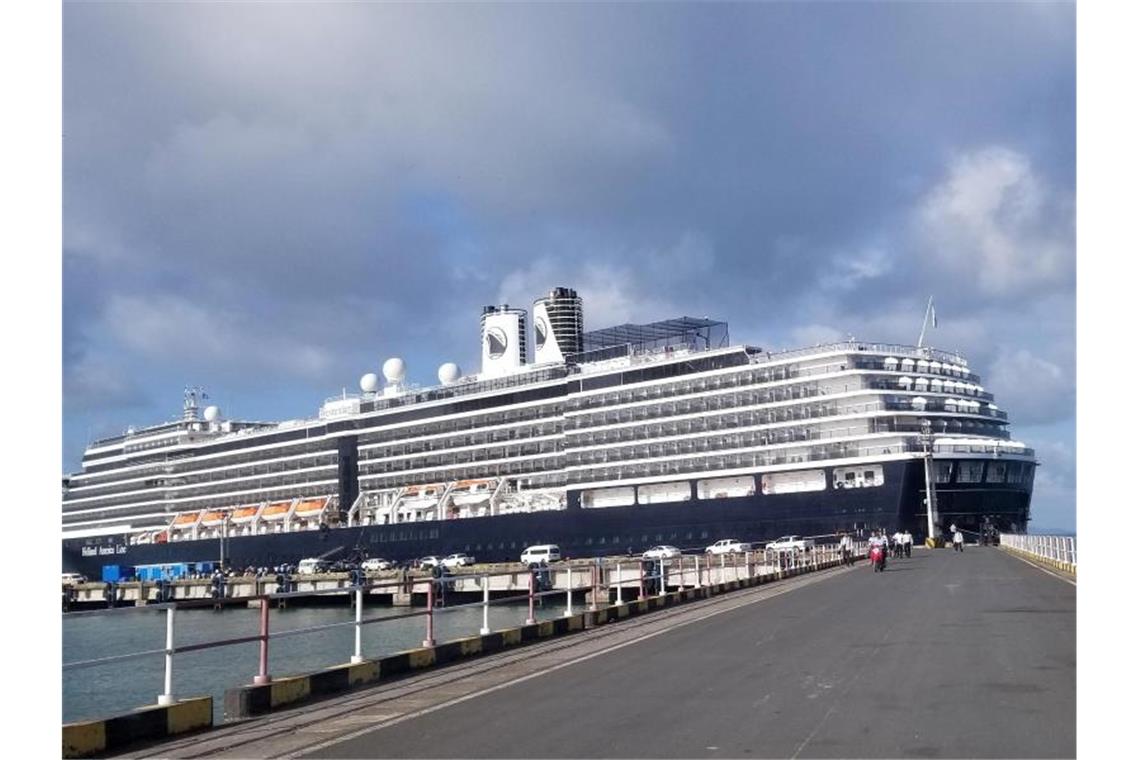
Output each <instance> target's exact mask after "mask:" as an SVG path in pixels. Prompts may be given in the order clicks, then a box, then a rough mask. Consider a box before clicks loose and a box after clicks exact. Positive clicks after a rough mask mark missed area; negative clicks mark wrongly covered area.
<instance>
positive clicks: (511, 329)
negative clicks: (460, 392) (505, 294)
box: [479, 304, 526, 377]
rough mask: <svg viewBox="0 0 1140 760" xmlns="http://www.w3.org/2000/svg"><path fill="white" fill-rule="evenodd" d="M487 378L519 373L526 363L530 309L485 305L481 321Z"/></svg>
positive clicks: (483, 372) (484, 366) (484, 367)
mask: <svg viewBox="0 0 1140 760" xmlns="http://www.w3.org/2000/svg"><path fill="white" fill-rule="evenodd" d="M479 325H480V334H481V339H482V342H483V371H482V373H481V374H482V375H483V376H484V377H501V376H503V375H510V374H512V373H514V372H518V371H519V370H520V369H522V367H523V366H524V365H525V364H526V310H524V309H512V308H511V307H510V306H508V305H507V304H503V305H502V306H484V307H483V316H482V317H480V320H479Z"/></svg>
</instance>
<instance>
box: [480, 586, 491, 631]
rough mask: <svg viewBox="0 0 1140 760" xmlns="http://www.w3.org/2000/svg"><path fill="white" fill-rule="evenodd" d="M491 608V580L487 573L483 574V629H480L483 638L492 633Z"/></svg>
mask: <svg viewBox="0 0 1140 760" xmlns="http://www.w3.org/2000/svg"><path fill="white" fill-rule="evenodd" d="M490 607H491V578H490V576H488V575H487V574H486V573H484V574H483V627H482V628H480V629H479V634H480V635H481V636H486V635H487V634H488V633H490V632H491V626H490V623H489V622H488V619H487V615H488V610H489V609H490Z"/></svg>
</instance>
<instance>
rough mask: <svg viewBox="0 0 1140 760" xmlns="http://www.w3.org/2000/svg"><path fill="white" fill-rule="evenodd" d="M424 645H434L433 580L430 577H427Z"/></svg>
mask: <svg viewBox="0 0 1140 760" xmlns="http://www.w3.org/2000/svg"><path fill="white" fill-rule="evenodd" d="M424 646H425V647H434V646H435V580H434V579H432V578H428V593H427V637H426V638H425V639H424Z"/></svg>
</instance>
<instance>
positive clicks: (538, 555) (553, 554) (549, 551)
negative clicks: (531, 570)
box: [519, 544, 562, 565]
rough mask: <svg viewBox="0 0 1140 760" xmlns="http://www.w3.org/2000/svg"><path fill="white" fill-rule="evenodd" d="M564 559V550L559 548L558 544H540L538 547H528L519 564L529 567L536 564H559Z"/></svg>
mask: <svg viewBox="0 0 1140 760" xmlns="http://www.w3.org/2000/svg"><path fill="white" fill-rule="evenodd" d="M560 559H562V550H561V549H559V548H558V545H557V544H539V545H538V546H528V547H527V548H526V549H525V550H523V553H522V556H520V557H519V562H522V563H523V564H524V565H529V564H531V563H535V562H545V563H547V564H550V563H551V562H557V561H558V560H560Z"/></svg>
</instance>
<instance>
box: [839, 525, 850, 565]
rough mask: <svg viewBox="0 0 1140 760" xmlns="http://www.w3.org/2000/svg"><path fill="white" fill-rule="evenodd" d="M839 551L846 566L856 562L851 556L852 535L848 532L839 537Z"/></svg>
mask: <svg viewBox="0 0 1140 760" xmlns="http://www.w3.org/2000/svg"><path fill="white" fill-rule="evenodd" d="M839 552H840V554H842V555H843V564H844V565H845V566H846V565H850V564H851V563H852V562H854V560H853V559H852V557H851V536H849V535H847V534H846V533H844V534H843V535H841V536H840V537H839Z"/></svg>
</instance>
